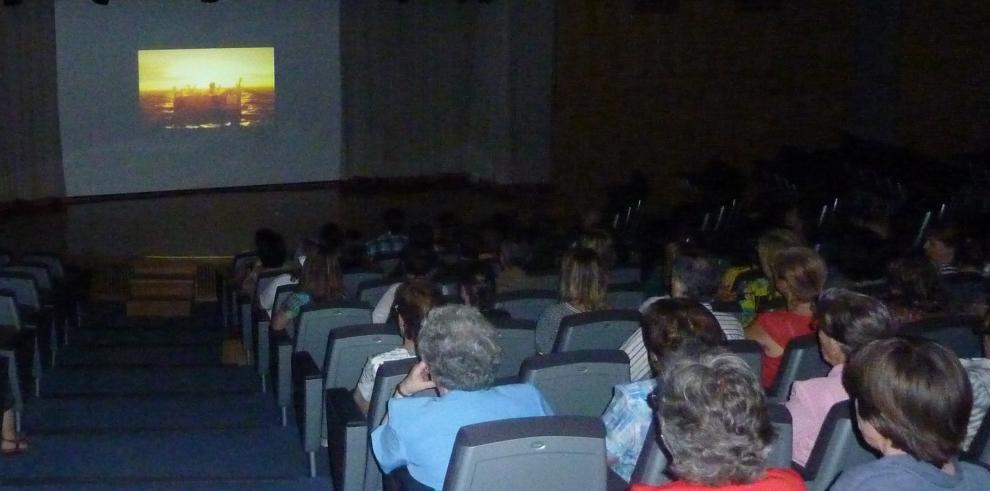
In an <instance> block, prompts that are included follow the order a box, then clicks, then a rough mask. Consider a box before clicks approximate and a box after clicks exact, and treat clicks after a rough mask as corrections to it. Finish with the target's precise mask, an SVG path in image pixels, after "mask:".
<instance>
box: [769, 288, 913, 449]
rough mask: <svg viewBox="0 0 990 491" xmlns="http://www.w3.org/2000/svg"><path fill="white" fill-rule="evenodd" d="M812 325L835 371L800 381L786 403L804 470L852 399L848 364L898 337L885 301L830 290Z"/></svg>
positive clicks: (859, 294)
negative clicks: (845, 373)
mask: <svg viewBox="0 0 990 491" xmlns="http://www.w3.org/2000/svg"><path fill="white" fill-rule="evenodd" d="M812 326H813V327H814V328H816V329H817V331H818V344H819V345H820V347H821V351H822V358H824V359H825V362H826V363H828V364H829V365H832V369H831V370H830V371H829V372H828V375H827V376H825V377H819V378H813V379H810V380H804V381H798V382H794V385H793V386H792V387H791V397H790V399H789V400H788V401H787V403H786V404H785V405H786V406H787V409H788V410H789V411H790V413H791V419H792V421H793V427H794V440H793V448H792V459H793V460H794V462H795V463H797V464H799V465H801V466H804V465H805V464H807V462H808V457H809V456H810V455H811V449H812V448H814V446H815V440H816V439H817V438H818V432H819V431H820V430H821V428H822V423H824V422H825V416H826V415H827V414H828V411H829V409H831V408H832V406H833V405H834V404H836V403H838V402H842V401H845V400H847V399H849V395H848V394H846V390H845V389H844V388H843V387H842V367H843V365H845V363H846V360H848V359H849V357H850V356H852V354H853V353H854V352H856V351H857V350H858V349H859V348H861V347H863V346H866V345H867V344H869V343H870V342H871V341H873V340H876V339H881V338H886V337H890V336H893V335H894V334H895V330H894V327H893V325H892V324H891V321H890V313H889V312H888V311H887V307H885V306H884V304H883V303H882V302H881V301H879V300H877V299H875V298H873V297H870V296H867V295H863V294H861V293H856V292H852V291H849V290H845V289H842V288H832V289H829V290H826V291H825V292H824V293H823V294H822V296H821V298H819V299H818V301H817V302H816V304H815V314H814V317H813V320H812Z"/></svg>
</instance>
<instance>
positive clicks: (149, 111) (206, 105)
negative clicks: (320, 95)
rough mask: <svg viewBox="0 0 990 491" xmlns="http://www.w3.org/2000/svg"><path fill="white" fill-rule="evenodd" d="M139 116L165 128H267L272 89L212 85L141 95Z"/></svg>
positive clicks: (272, 110) (271, 113)
mask: <svg viewBox="0 0 990 491" xmlns="http://www.w3.org/2000/svg"><path fill="white" fill-rule="evenodd" d="M141 115H142V118H143V120H144V121H145V122H146V123H148V124H150V125H152V126H156V127H161V128H166V129H200V128H229V127H241V128H248V127H257V126H266V125H270V124H272V122H273V121H274V116H275V89H273V88H262V87H240V86H235V87H221V86H219V85H216V84H211V85H210V87H208V88H205V89H199V88H194V87H185V88H175V89H172V90H160V91H149V92H142V93H141Z"/></svg>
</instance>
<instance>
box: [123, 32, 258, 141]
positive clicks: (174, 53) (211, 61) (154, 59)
mask: <svg viewBox="0 0 990 491" xmlns="http://www.w3.org/2000/svg"><path fill="white" fill-rule="evenodd" d="M138 98H139V100H140V111H141V116H142V119H143V121H144V123H145V124H146V125H148V126H151V127H157V128H164V129H168V130H198V129H216V128H237V127H239V128H248V127H258V126H267V125H271V124H273V123H274V121H275V48H211V49H167V50H143V51H138Z"/></svg>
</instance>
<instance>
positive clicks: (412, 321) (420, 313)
mask: <svg viewBox="0 0 990 491" xmlns="http://www.w3.org/2000/svg"><path fill="white" fill-rule="evenodd" d="M442 303H443V295H441V294H440V289H439V288H438V287H437V286H436V285H434V284H433V283H430V282H429V281H423V280H409V281H407V282H405V283H403V284H401V285H399V288H398V289H396V290H395V312H396V313H397V314H398V315H399V316H400V317H402V322H403V324H405V328H404V329H403V333H402V334H403V335H404V336H405V337H406V339H411V340H413V341H415V340H416V338H417V337H418V336H419V329H420V328H421V327H422V326H423V319H425V318H426V314H429V313H430V310H431V309H433V307H436V306H438V305H441V304H442Z"/></svg>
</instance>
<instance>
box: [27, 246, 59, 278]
mask: <svg viewBox="0 0 990 491" xmlns="http://www.w3.org/2000/svg"><path fill="white" fill-rule="evenodd" d="M21 261H24V262H28V263H40V264H44V265H45V267H47V268H48V272H49V274H51V276H52V278H59V279H61V278H65V267H64V266H63V265H62V259H61V258H60V257H59V256H58V255H57V254H50V253H43V252H35V253H31V254H25V255H24V256H21Z"/></svg>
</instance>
